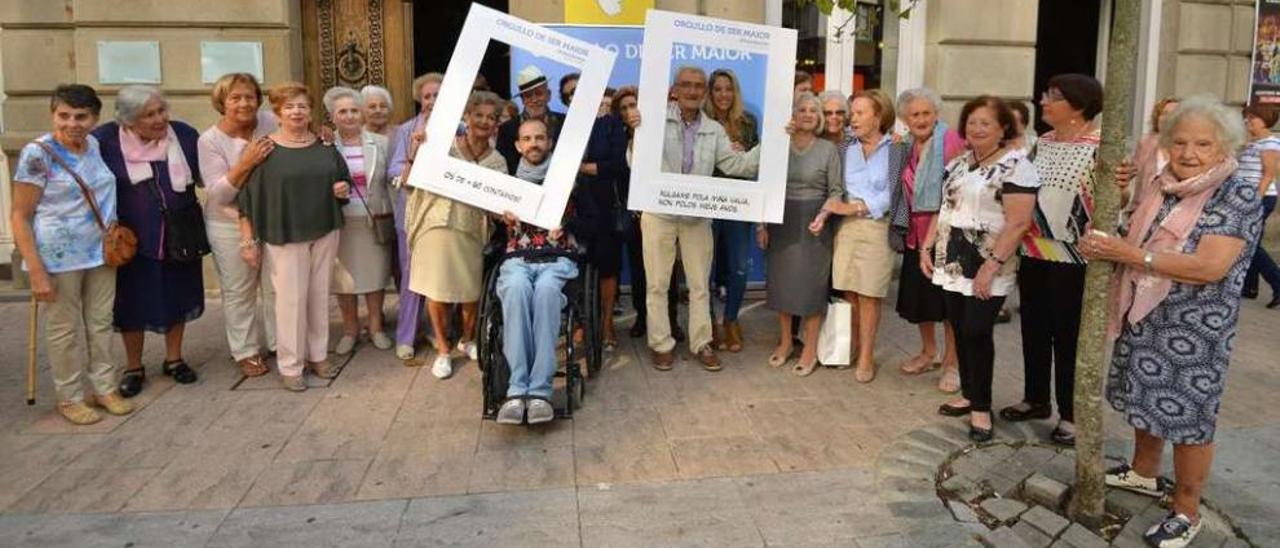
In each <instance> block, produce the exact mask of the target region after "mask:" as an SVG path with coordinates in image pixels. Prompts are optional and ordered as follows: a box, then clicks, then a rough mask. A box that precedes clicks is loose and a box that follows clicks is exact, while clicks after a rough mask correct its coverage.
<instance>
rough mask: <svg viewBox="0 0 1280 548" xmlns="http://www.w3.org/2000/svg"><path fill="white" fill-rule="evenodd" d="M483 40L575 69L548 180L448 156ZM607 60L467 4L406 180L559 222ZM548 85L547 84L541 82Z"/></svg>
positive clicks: (562, 37)
mask: <svg viewBox="0 0 1280 548" xmlns="http://www.w3.org/2000/svg"><path fill="white" fill-rule="evenodd" d="M490 41H497V42H502V43H505V44H507V45H509V46H511V47H512V48H520V49H524V50H526V51H529V52H532V53H533V54H535V55H537V56H540V57H547V58H551V59H552V60H554V61H556V62H558V63H563V64H565V65H569V66H573V67H576V68H578V69H579V70H580V71H581V73H582V77H581V79H580V80H578V88H577V92H576V93H575V95H574V97H575V99H576V100H575V101H574V102H573V104H572V105H571V106H570V108H569V112H568V113H566V116H565V121H564V125H563V126H561V128H560V138H559V141H557V142H556V144H555V149H554V150H555V152H554V153H553V154H552V155H551V160H550V161H551V165H550V166H549V168H548V170H547V178H546V180H545V181H543V183H542V184H541V185H536V184H533V183H530V182H527V181H523V180H520V179H517V178H516V177H513V176H511V175H508V174H507V173H506V172H502V173H499V172H496V171H492V170H489V169H487V168H484V167H481V166H479V165H477V164H474V163H471V162H467V161H465V160H461V159H458V158H453V157H451V156H449V148H450V146H451V145H452V144H453V139H454V136H455V134H456V133H457V129H458V126H457V124H458V121H459V120H460V119H462V114H463V111H464V110H465V109H466V105H467V99H468V98H469V97H470V95H471V86H472V84H473V83H474V82H475V77H476V74H477V73H478V72H479V70H480V63H481V61H482V60H483V59H484V54H485V51H486V50H487V49H488V48H489V43H490ZM613 61H614V53H613V52H610V51H607V50H605V49H604V48H600V47H598V46H595V45H593V44H591V43H589V42H585V41H582V40H578V39H576V38H573V37H571V36H568V35H566V34H562V33H559V32H556V31H553V30H550V29H547V28H546V27H543V26H541V25H538V24H535V23H530V22H528V21H525V20H523V19H520V18H518V17H513V16H511V15H508V14H505V13H502V12H499V11H495V10H493V9H490V8H486V7H484V6H481V5H479V4H472V5H471V11H470V12H469V13H468V14H467V20H466V23H464V24H463V27H462V34H461V36H459V38H458V43H457V46H456V47H455V48H454V50H453V57H452V58H451V59H450V60H449V68H448V70H447V71H446V72H445V78H444V82H443V84H442V85H441V86H440V96H439V97H438V98H437V99H436V105H435V109H434V110H433V111H432V113H431V120H430V121H429V122H428V123H427V128H426V132H427V142H426V143H425V144H424V145H423V146H422V147H420V148H419V149H418V152H417V155H416V156H414V162H413V165H414V168H413V170H412V171H411V172H410V173H409V179H408V182H409V184H410V185H413V186H415V187H418V188H422V189H425V190H429V191H431V192H432V193H435V194H439V195H442V196H445V197H448V198H451V199H454V200H458V201H460V202H464V203H466V204H469V205H472V206H475V207H479V208H481V209H485V210H488V211H492V212H495V213H501V212H503V211H511V212H512V213H515V214H516V215H517V216H519V217H520V219H521V220H523V221H525V222H528V223H530V224H533V225H536V226H539V227H542V228H548V229H549V228H554V227H556V226H559V225H560V220H561V217H562V216H563V215H564V208H565V205H566V204H567V203H568V201H569V193H570V192H572V191H573V184H574V181H575V180H576V179H577V175H578V168H579V166H580V165H581V163H582V156H583V153H584V152H585V151H586V147H587V139H589V138H590V137H591V127H592V125H593V124H594V123H595V118H596V110H597V109H598V108H599V105H600V100H601V98H603V97H604V88H605V86H606V84H607V83H608V80H609V73H610V72H611V71H612V70H613ZM548 85H549V86H550V85H554V83H553V82H548Z"/></svg>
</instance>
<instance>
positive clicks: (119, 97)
mask: <svg viewBox="0 0 1280 548" xmlns="http://www.w3.org/2000/svg"><path fill="white" fill-rule="evenodd" d="M152 99H159V100H160V102H161V103H162V104H164V106H165V108H168V107H169V101H168V100H167V99H165V98H164V94H163V93H160V90H159V89H158V88H155V87H152V86H125V87H122V88H120V91H119V92H117V93H116V122H117V123H119V124H120V125H122V126H131V125H133V123H134V122H136V121H138V116H140V115H141V114H142V109H143V108H146V106H147V103H150V102H151V100H152Z"/></svg>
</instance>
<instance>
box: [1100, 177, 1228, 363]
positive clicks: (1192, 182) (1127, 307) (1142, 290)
mask: <svg viewBox="0 0 1280 548" xmlns="http://www.w3.org/2000/svg"><path fill="white" fill-rule="evenodd" d="M1236 165H1237V164H1236V160H1235V158H1230V157H1228V158H1227V159H1225V160H1223V161H1222V163H1220V164H1218V165H1216V166H1213V167H1212V168H1209V170H1208V171H1206V172H1204V173H1201V174H1200V175H1197V176H1195V177H1191V178H1188V179H1184V180H1181V181H1179V180H1178V179H1177V177H1175V176H1174V175H1173V171H1172V170H1170V169H1168V168H1166V169H1165V170H1164V171H1162V172H1160V175H1159V176H1158V177H1156V178H1154V179H1153V180H1152V181H1151V184H1147V185H1144V186H1143V187H1139V188H1138V189H1136V190H1137V191H1138V192H1140V193H1141V194H1140V195H1139V196H1136V197H1135V199H1136V200H1137V201H1138V202H1137V207H1136V209H1134V212H1133V217H1132V218H1130V220H1129V233H1128V235H1127V236H1125V238H1124V239H1125V241H1126V242H1129V243H1130V244H1132V245H1136V246H1138V247H1140V248H1142V249H1144V250H1146V251H1150V252H1152V253H1180V252H1181V251H1182V249H1183V247H1185V246H1186V244H1187V238H1188V237H1189V236H1190V235H1191V231H1192V230H1194V229H1195V227H1196V223H1198V222H1199V221H1200V215H1201V214H1202V213H1203V212H1204V205H1205V203H1206V202H1208V201H1209V198H1211V197H1212V196H1213V193H1214V192H1216V191H1217V190H1218V187H1220V186H1222V183H1223V182H1224V181H1226V180H1227V178H1228V177H1230V176H1231V174H1232V173H1235V171H1236ZM1170 194H1172V195H1174V196H1177V197H1178V198H1179V201H1178V203H1177V204H1174V206H1173V209H1171V210H1170V211H1169V214H1168V215H1166V216H1165V218H1164V220H1162V221H1160V225H1159V226H1158V227H1157V228H1156V229H1155V230H1154V231H1152V230H1151V225H1152V224H1153V223H1155V219H1156V215H1158V214H1159V213H1160V207H1161V206H1162V205H1163V203H1164V198H1165V196H1167V195H1170ZM1148 232H1151V237H1150V238H1148V239H1146V240H1145V241H1144V238H1147V233H1148ZM1111 283H1112V285H1111V291H1112V295H1114V296H1116V297H1118V298H1114V300H1112V304H1111V314H1110V318H1109V321H1108V322H1107V324H1108V325H1107V334H1108V335H1109V336H1110V337H1111V338H1112V339H1115V338H1116V337H1118V336H1120V329H1121V322H1122V321H1124V320H1128V322H1129V324H1130V325H1135V324H1137V323H1138V322H1140V321H1142V319H1143V318H1145V317H1147V314H1150V313H1151V311H1152V310H1155V308H1156V307H1157V306H1159V305H1160V303H1161V302H1162V301H1164V298H1165V297H1167V296H1168V295H1169V290H1170V289H1172V288H1173V278H1170V277H1168V276H1161V275H1158V274H1156V273H1154V272H1147V270H1146V269H1145V268H1143V267H1142V266H1121V267H1120V270H1118V271H1117V272H1116V275H1115V276H1113V277H1112V278H1111ZM1126 314H1127V316H1126Z"/></svg>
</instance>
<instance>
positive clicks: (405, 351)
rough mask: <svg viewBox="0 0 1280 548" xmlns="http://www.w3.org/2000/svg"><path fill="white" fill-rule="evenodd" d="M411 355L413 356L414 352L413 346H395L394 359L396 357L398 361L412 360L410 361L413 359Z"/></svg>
mask: <svg viewBox="0 0 1280 548" xmlns="http://www.w3.org/2000/svg"><path fill="white" fill-rule="evenodd" d="M413 355H414V352H413V346H410V345H407V344H398V345H396V357H397V358H400V359H402V360H412V359H413Z"/></svg>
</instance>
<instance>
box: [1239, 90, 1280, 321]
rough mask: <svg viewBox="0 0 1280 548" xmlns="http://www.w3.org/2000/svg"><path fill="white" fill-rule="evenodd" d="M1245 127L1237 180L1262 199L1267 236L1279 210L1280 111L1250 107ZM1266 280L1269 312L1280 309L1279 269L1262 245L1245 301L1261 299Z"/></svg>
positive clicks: (1246, 110)
mask: <svg viewBox="0 0 1280 548" xmlns="http://www.w3.org/2000/svg"><path fill="white" fill-rule="evenodd" d="M1242 115H1243V116H1244V127H1245V130H1246V131H1247V132H1248V133H1249V142H1248V144H1246V145H1245V147H1244V150H1242V151H1240V156H1239V157H1237V158H1236V161H1238V162H1240V170H1239V171H1237V172H1236V176H1237V177H1240V178H1241V179H1244V181H1245V182H1246V183H1251V184H1253V185H1254V186H1255V187H1257V188H1258V195H1259V196H1262V227H1263V229H1262V233H1263V234H1265V233H1266V226H1267V217H1270V216H1271V212H1272V211H1274V210H1275V208H1276V185H1275V181H1276V176H1277V175H1280V138H1277V137H1276V136H1274V135H1272V134H1271V126H1274V125H1276V118H1277V117H1280V111H1277V110H1276V109H1275V108H1274V107H1264V106H1262V105H1249V106H1247V107H1244V110H1243V111H1242ZM1259 275H1261V276H1262V277H1263V278H1266V280H1267V285H1269V286H1271V301H1270V302H1268V303H1267V308H1276V307H1278V306H1280V268H1277V267H1276V262H1275V260H1273V259H1272V258H1271V254H1270V253H1267V249H1266V248H1264V247H1262V243H1261V241H1259V243H1258V246H1257V248H1256V249H1255V250H1254V252H1253V262H1251V263H1249V272H1248V273H1247V274H1245V277H1244V290H1243V291H1242V292H1241V295H1242V296H1243V297H1244V298H1246V299H1256V298H1257V297H1258V276H1259Z"/></svg>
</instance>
